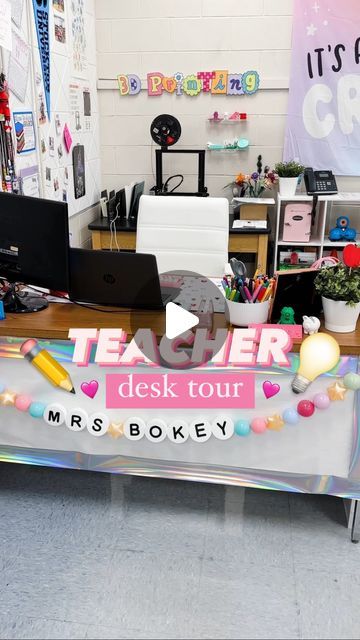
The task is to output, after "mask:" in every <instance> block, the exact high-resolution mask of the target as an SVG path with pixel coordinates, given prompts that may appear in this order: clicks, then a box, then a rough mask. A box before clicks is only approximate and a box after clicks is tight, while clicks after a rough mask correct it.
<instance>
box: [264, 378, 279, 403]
mask: <svg viewBox="0 0 360 640" xmlns="http://www.w3.org/2000/svg"><path fill="white" fill-rule="evenodd" d="M263 391H264V394H265V398H266V400H269V399H270V398H273V397H274V396H276V395H277V394H278V393H279V391H280V385H278V384H273V383H272V382H270V380H266V382H264V384H263Z"/></svg>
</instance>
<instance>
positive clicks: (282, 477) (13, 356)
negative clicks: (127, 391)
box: [0, 303, 360, 541]
mask: <svg viewBox="0 0 360 640" xmlns="http://www.w3.org/2000/svg"><path fill="white" fill-rule="evenodd" d="M108 310H109V309H108ZM114 311H115V313H102V312H100V311H97V310H94V309H89V308H84V307H82V306H78V305H75V304H71V303H70V304H61V303H57V304H56V303H52V304H50V305H49V308H48V309H46V310H45V311H42V312H39V313H33V314H24V315H21V314H20V315H16V314H7V317H6V319H5V320H3V321H1V322H0V336H1V337H0V379H1V380H3V381H4V382H6V383H7V384H8V385H9V387H8V388H12V389H13V390H14V391H15V392H17V393H23V392H24V390H27V391H28V392H29V393H30V395H31V396H32V397H34V398H37V399H40V401H45V402H65V401H66V402H67V404H69V403H71V402H74V403H81V406H84V403H85V402H86V399H84V398H83V397H81V394H80V395H79V394H77V395H76V396H72V395H71V394H67V395H69V396H71V398H67V397H66V398H64V399H63V396H62V397H60V396H59V395H58V394H59V392H57V391H56V390H54V391H53V390H52V388H51V387H50V386H49V387H48V386H45V388H44V383H43V380H42V377H41V376H37V375H36V376H30V375H29V373H30V369H29V365H28V364H27V363H26V362H25V361H24V360H23V359H22V358H21V357H20V352H19V347H20V344H21V342H22V340H23V339H26V338H29V337H30V338H38V339H41V340H43V341H45V346H46V349H48V350H50V351H51V350H52V351H53V353H54V355H55V356H57V355H58V354H62V355H63V357H64V358H67V359H66V360H64V362H66V364H65V366H66V368H67V369H68V370H69V371H70V373H71V377H72V378H73V380H74V383H75V384H76V388H77V389H79V387H80V384H81V381H82V380H83V379H89V380H90V379H92V378H93V377H96V378H97V379H98V380H101V382H102V385H101V386H102V388H103V389H105V375H106V373H107V372H106V369H105V370H102V368H101V367H97V366H96V365H95V364H90V365H89V368H88V369H87V370H84V368H83V367H76V365H74V364H73V363H72V355H71V350H72V346H71V343H69V341H67V339H68V332H69V329H70V328H85V327H87V328H91V327H95V328H98V329H100V328H113V327H114V328H122V329H123V330H124V331H126V332H127V333H128V335H129V338H130V337H131V336H132V334H133V330H132V324H133V323H131V312H130V310H129V309H116V310H114ZM214 319H215V321H214V325H215V327H218V328H224V327H226V326H227V325H226V320H225V316H224V315H223V314H215V316H214ZM138 324H139V327H141V326H142V327H148V328H151V329H152V330H153V331H154V332H155V333H156V335H157V336H158V337H160V336H162V335H163V333H164V330H165V313H164V312H163V311H140V312H139V315H138ZM333 335H334V336H335V337H336V339H337V341H338V342H339V344H340V347H341V354H342V364H341V367H342V369H343V370H346V368H347V367H350V366H351V367H352V370H353V371H355V370H356V369H357V367H358V358H359V356H360V326H358V328H357V330H356V332H354V333H350V334H333ZM300 342H301V341H298V342H295V344H294V347H293V351H294V352H296V351H298V350H299V347H300ZM290 357H291V358H292V359H293V360H292V367H289V368H288V369H287V370H284V371H279V367H275V368H271V367H270V368H268V369H266V370H263V369H262V370H261V368H260V369H259V368H257V371H255V377H256V393H257V409H256V412H257V411H259V412H260V415H261V413H262V412H269V408H268V404H267V401H266V400H265V399H264V397H263V394H262V393H261V388H262V384H263V382H264V380H267V379H270V380H271V379H273V380H276V381H277V382H279V383H280V384H282V394H283V398H282V405H281V407H282V408H283V407H284V406H287V403H288V402H289V403H294V397H293V394H292V392H291V389H290V381H291V379H292V377H293V375H294V371H296V370H297V368H296V367H297V366H298V365H297V363H296V355H293V356H290ZM280 369H281V368H280ZM136 370H137V369H136V367H135V368H134V371H136ZM139 371H141V369H140V370H139ZM142 371H143V370H142ZM232 371H234V368H233V369H232ZM195 374H196V370H194V375H195ZM340 374H341V375H342V371H341V370H339V372H338V373H336V374H335V376H337V375H340ZM341 375H340V377H341ZM331 377H333V376H331ZM329 384H331V379H327V378H326V377H321V378H320V379H319V381H318V382H316V383H313V386H314V388H313V390H312V393H313V394H314V393H316V390H317V389H318V390H320V391H321V390H323V389H324V388H326V387H327V385H329ZM291 394H292V395H291ZM94 402H95V401H90V400H89V401H88V405H89V406H85V410H86V409H88V410H90V411H91V410H94V409H95V410H96V409H97V410H100V409H102V410H104V406H105V398H104V396H103V397H102V398H100V397H99V400H98V399H96V402H99V403H100V404H99V406H97V407H95V404H92V403H94ZM283 403H286V404H283ZM359 404H360V403H359V400H358V399H357V400H356V399H355V398H354V399H353V396H349V398H348V400H347V401H346V403H333V405H334V406H333V407H332V409H331V410H330V409H329V410H328V412H326V415H325V413H323V414H322V413H321V412H320V411H318V412H317V413H316V416H315V419H314V420H311V419H310V420H309V421H308V422H306V421H303V422H302V423H301V424H300V425H299V426H298V427H288V428H286V429H284V430H283V431H281V433H275V432H273V433H271V434H270V433H269V434H268V437H267V438H266V440H261V436H257V435H253V436H252V437H249V438H239V437H235V439H234V438H233V439H231V440H229V441H228V442H227V443H226V442H223V443H221V446H220V443H219V442H218V441H216V440H215V441H213V442H211V440H210V441H209V442H207V443H205V444H203V445H201V446H200V445H199V444H197V443H194V442H191V440H190V439H189V441H188V442H187V443H186V444H184V445H181V446H180V447H179V446H178V445H176V446H175V445H174V446H171V445H170V444H168V443H166V441H164V442H163V443H160V444H158V445H156V446H155V445H151V443H147V442H146V441H145V440H146V439H145V440H144V442H143V443H142V444H141V445H139V446H137V447H136V446H134V443H131V442H130V441H127V440H126V439H125V438H121V439H120V440H112V439H111V438H93V437H92V436H91V435H90V434H87V433H84V432H81V433H75V434H74V433H73V432H71V431H70V430H69V429H67V428H66V427H64V428H62V429H54V428H50V427H47V426H46V425H45V423H44V422H43V421H41V420H40V421H36V420H35V422H36V424H33V423H34V420H33V419H32V418H31V417H30V416H28V415H26V414H23V413H22V412H19V411H16V410H14V409H10V408H7V407H1V408H0V410H1V415H2V416H3V413H2V412H7V414H6V419H4V418H3V417H2V419H1V425H2V427H1V431H0V460H1V461H13V462H22V463H31V464H38V465H44V466H54V465H55V466H60V467H61V466H62V467H65V468H77V469H84V470H86V469H87V470H96V471H106V472H111V473H125V474H126V473H127V474H135V475H144V476H158V477H163V478H176V479H187V480H193V481H202V482H216V483H223V484H232V485H237V486H252V487H259V488H267V489H277V490H285V491H301V492H305V493H322V494H330V495H337V496H341V497H346V498H348V499H352V503H351V504H352V510H351V526H352V539H353V541H357V540H359V537H360V508H359V506H358V505H359V503H358V501H357V500H358V499H359V497H360V455H359V425H358V415H359ZM335 405H336V406H335ZM290 406H291V405H290ZM279 408H280V407H279ZM272 410H275V405H274V406H273V409H272ZM136 412H137V410H136ZM139 413H140V412H139ZM148 413H149V411H148V412H147V414H148ZM203 413H205V414H210V413H211V411H206V412H203ZM217 413H221V412H219V411H218V412H217ZM170 414H171V411H170V412H169V411H166V410H165V411H164V412H163V419H164V420H165V422H166V420H170V419H171V416H170ZM183 414H184V419H185V420H187V419H188V420H191V419H193V417H191V410H190V409H184V410H183ZM117 415H118V419H119V420H123V419H124V417H125V416H122V415H121V411H119V412H118V413H117ZM171 415H172V414H171ZM238 415H239V412H238V411H235V412H233V415H232V416H231V415H230V417H232V419H233V420H236V419H237V417H238ZM240 415H241V413H240ZM264 415H267V413H264ZM140 417H141V416H140ZM157 417H158V416H157ZM214 417H215V416H214ZM249 417H250V415H249ZM111 419H114V418H111ZM262 437H263V438H264V436H262ZM262 443H265V444H264V445H263V444H262ZM154 447H155V448H154Z"/></svg>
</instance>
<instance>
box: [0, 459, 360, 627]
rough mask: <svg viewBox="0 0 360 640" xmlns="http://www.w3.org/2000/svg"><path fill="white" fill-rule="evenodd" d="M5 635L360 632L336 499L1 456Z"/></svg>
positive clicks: (355, 568)
mask: <svg viewBox="0 0 360 640" xmlns="http://www.w3.org/2000/svg"><path fill="white" fill-rule="evenodd" d="M0 504H1V518H0V569H1V571H0V638H7V639H11V638H29V639H30V638H37V639H42V638H49V639H52V638H84V639H85V638H89V639H91V638H109V639H111V638H129V639H130V638H139V639H140V638H169V639H170V638H209V639H213V638H214V639H215V638H216V639H217V638H248V639H252V638H262V639H263V638H264V639H265V638H274V639H275V638H309V639H311V638H321V639H323V638H324V639H325V638H346V639H350V638H359V637H360V607H359V603H360V571H359V567H360V545H353V544H351V542H350V539H349V533H348V531H347V529H346V527H345V516H344V510H343V504H342V502H341V500H337V499H335V498H329V497H316V496H305V495H297V494H286V493H275V492H274V493H273V492H265V491H259V490H249V489H247V490H243V489H239V488H235V487H222V486H216V485H204V484H194V483H185V482H175V481H166V480H156V479H147V478H131V477H121V476H109V475H106V474H96V473H86V472H78V471H65V470H61V469H47V468H37V467H26V466H21V465H11V464H9V465H6V464H0Z"/></svg>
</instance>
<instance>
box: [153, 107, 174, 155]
mask: <svg viewBox="0 0 360 640" xmlns="http://www.w3.org/2000/svg"><path fill="white" fill-rule="evenodd" d="M150 133H151V137H152V139H153V140H154V142H156V144H159V145H160V146H161V147H171V146H172V145H173V144H176V143H177V141H178V140H179V138H180V136H181V125H180V122H179V120H178V119H177V118H175V117H174V116H170V115H169V114H167V113H163V114H162V115H161V116H157V117H156V118H155V120H153V122H152V123H151V126H150Z"/></svg>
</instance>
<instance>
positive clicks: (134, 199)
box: [129, 182, 145, 222]
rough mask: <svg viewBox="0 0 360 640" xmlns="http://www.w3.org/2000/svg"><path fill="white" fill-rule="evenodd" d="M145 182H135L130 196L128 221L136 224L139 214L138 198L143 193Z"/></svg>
mask: <svg viewBox="0 0 360 640" xmlns="http://www.w3.org/2000/svg"><path fill="white" fill-rule="evenodd" d="M144 187H145V182H137V183H136V185H135V186H134V188H133V192H132V196H131V204H130V211H129V219H130V220H133V221H134V222H137V217H138V213H139V202H140V198H141V196H142V195H143V193H144Z"/></svg>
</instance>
